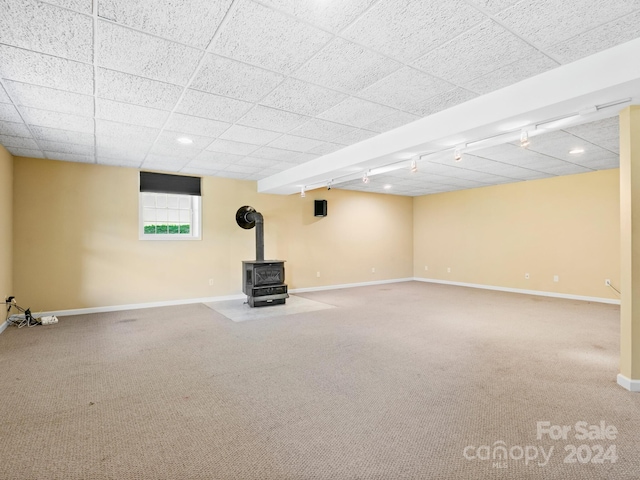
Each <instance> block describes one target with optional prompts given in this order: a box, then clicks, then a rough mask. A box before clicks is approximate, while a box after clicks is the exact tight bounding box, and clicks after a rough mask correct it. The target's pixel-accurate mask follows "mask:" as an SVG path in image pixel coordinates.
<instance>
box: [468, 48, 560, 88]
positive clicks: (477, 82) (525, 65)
mask: <svg viewBox="0 0 640 480" xmlns="http://www.w3.org/2000/svg"><path fill="white" fill-rule="evenodd" d="M557 66H558V63H557V62H556V61H554V60H552V59H550V58H549V57H547V56H546V55H544V54H542V53H539V52H535V53H533V54H531V56H530V57H529V58H524V59H522V60H517V61H515V62H513V63H511V64H509V65H506V66H504V67H501V68H499V69H497V70H494V71H493V72H491V73H488V74H486V75H483V76H481V77H478V78H476V79H474V80H471V81H469V82H466V83H465V84H464V85H462V86H463V87H464V88H466V89H467V90H471V91H472V92H476V93H479V94H485V93H489V92H493V91H494V90H498V89H500V88H503V87H507V86H509V85H512V84H514V83H517V82H520V81H522V80H525V79H527V78H530V77H533V76H535V75H539V74H541V73H544V72H546V71H549V70H551V69H553V68H556V67H557Z"/></svg>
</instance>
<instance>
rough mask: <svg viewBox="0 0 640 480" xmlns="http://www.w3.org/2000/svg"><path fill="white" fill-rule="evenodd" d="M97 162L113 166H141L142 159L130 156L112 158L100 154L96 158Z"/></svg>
mask: <svg viewBox="0 0 640 480" xmlns="http://www.w3.org/2000/svg"><path fill="white" fill-rule="evenodd" d="M96 163H98V164H100V165H109V166H112V167H129V168H140V164H141V163H142V160H132V159H128V158H111V157H107V156H99V157H98V158H96Z"/></svg>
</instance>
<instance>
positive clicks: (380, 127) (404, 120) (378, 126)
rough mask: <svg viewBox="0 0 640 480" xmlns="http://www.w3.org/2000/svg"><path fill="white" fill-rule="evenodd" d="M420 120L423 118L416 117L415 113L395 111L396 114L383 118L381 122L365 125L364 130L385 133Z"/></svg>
mask: <svg viewBox="0 0 640 480" xmlns="http://www.w3.org/2000/svg"><path fill="white" fill-rule="evenodd" d="M420 118H421V117H419V116H418V115H414V114H413V113H408V112H400V111H397V110H394V113H392V114H391V115H389V116H387V117H384V118H381V119H380V120H376V121H375V122H373V123H369V124H367V125H364V128H366V129H367V130H373V131H374V132H379V133H383V132H388V131H389V130H393V129H394V128H398V127H402V126H403V125H406V124H408V123H411V122H415V121H416V120H420Z"/></svg>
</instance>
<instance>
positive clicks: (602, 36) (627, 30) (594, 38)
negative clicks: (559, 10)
mask: <svg viewBox="0 0 640 480" xmlns="http://www.w3.org/2000/svg"><path fill="white" fill-rule="evenodd" d="M638 24H640V11H637V12H635V13H632V14H631V15H625V16H624V17H622V18H618V19H616V20H614V21H612V22H609V23H606V24H604V25H601V26H599V27H596V28H594V29H593V30H589V31H587V32H584V33H582V34H580V35H576V36H575V37H572V38H569V39H567V40H565V41H564V42H560V43H558V44H555V45H551V46H549V47H547V48H546V51H547V52H548V53H549V54H550V55H553V56H554V57H555V58H556V59H558V60H559V61H560V62H561V63H563V64H564V63H570V62H574V61H576V60H579V59H581V58H584V57H587V56H589V55H593V54H594V53H597V52H600V51H602V50H606V49H607V48H611V47H614V46H616V45H619V44H621V43H624V42H628V41H630V40H633V39H635V38H638V36H639V35H640V31H639V30H638Z"/></svg>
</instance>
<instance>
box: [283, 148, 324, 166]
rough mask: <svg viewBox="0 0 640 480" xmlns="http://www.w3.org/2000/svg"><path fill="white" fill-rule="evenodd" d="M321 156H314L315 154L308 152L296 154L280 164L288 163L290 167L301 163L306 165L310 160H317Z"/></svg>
mask: <svg viewBox="0 0 640 480" xmlns="http://www.w3.org/2000/svg"><path fill="white" fill-rule="evenodd" d="M320 156H321V155H319V154H315V153H310V152H306V153H305V152H296V154H295V155H293V156H291V157H289V158H287V160H286V161H284V162H282V163H288V164H289V165H290V166H292V165H291V164H293V165H299V164H301V163H307V162H310V161H311V160H315V159H316V158H319V157H320ZM281 166H282V165H281V164H279V165H278V168H280V167H281Z"/></svg>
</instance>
